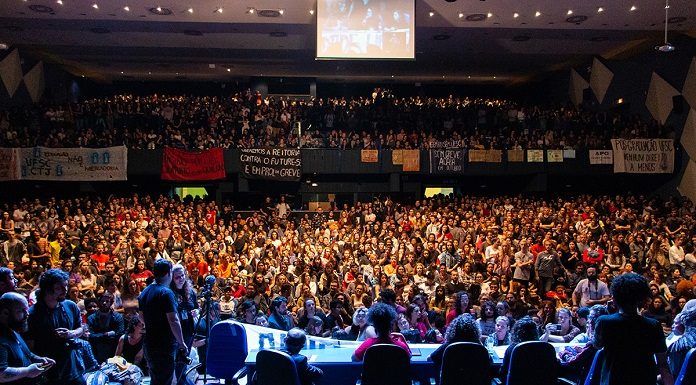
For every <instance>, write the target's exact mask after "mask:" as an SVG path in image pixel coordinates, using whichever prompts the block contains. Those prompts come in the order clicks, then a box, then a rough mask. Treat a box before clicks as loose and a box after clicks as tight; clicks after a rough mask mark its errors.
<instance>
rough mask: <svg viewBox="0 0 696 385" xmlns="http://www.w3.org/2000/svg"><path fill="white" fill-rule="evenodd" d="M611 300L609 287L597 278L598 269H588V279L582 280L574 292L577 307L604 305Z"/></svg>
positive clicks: (574, 302)
mask: <svg viewBox="0 0 696 385" xmlns="http://www.w3.org/2000/svg"><path fill="white" fill-rule="evenodd" d="M609 299H611V294H610V293H609V287H608V286H607V284H606V283H604V282H602V281H600V280H599V279H598V278H597V268H596V267H594V266H590V267H588V268H587V278H585V279H581V280H580V282H578V285H577V286H575V290H574V291H573V304H574V305H575V306H594V305H604V304H606V303H607V302H609Z"/></svg>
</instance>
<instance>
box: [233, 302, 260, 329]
mask: <svg viewBox="0 0 696 385" xmlns="http://www.w3.org/2000/svg"><path fill="white" fill-rule="evenodd" d="M237 311H238V316H237V321H239V322H241V323H243V324H249V325H255V324H256V316H257V315H258V312H259V311H258V310H257V308H256V302H254V301H253V300H251V299H247V300H246V301H244V302H242V304H241V305H239V307H238V308H237Z"/></svg>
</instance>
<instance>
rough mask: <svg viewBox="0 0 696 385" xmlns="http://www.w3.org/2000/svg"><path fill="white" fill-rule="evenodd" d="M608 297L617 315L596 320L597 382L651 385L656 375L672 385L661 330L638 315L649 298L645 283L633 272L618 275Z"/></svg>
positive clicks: (608, 384) (654, 321)
mask: <svg viewBox="0 0 696 385" xmlns="http://www.w3.org/2000/svg"><path fill="white" fill-rule="evenodd" d="M611 294H612V296H613V298H614V303H615V304H616V307H617V308H618V312H617V313H615V314H611V315H606V316H602V317H600V318H599V319H598V320H597V325H596V328H595V344H596V346H597V348H604V354H605V358H604V365H602V373H601V383H602V384H606V385H614V384H634V385H653V384H654V383H655V380H656V379H657V374H658V372H659V374H660V375H661V376H662V383H663V384H665V385H672V384H673V383H674V378H673V376H672V373H671V372H670V371H669V367H668V365H667V354H666V353H667V345H666V343H665V336H664V334H663V332H662V327H661V326H660V323H659V322H658V321H657V320H654V319H650V318H647V317H644V316H641V315H640V313H639V312H638V309H639V308H640V307H642V306H643V304H644V303H645V301H646V300H647V299H648V298H649V297H650V288H649V286H648V281H647V280H646V279H645V277H642V276H640V275H638V274H636V273H627V274H623V275H620V276H618V277H616V278H615V279H614V281H613V283H612V285H611ZM637 336H640V338H636V337H637Z"/></svg>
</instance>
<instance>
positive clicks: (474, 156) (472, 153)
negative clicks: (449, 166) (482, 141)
mask: <svg viewBox="0 0 696 385" xmlns="http://www.w3.org/2000/svg"><path fill="white" fill-rule="evenodd" d="M485 161H486V150H469V162H485Z"/></svg>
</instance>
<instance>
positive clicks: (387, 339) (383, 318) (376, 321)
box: [352, 303, 411, 361]
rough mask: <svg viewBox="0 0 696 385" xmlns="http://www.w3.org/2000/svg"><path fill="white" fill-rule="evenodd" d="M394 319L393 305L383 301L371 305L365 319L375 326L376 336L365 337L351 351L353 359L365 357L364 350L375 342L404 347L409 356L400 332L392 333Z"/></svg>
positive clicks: (375, 343)
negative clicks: (353, 350) (352, 351)
mask: <svg viewBox="0 0 696 385" xmlns="http://www.w3.org/2000/svg"><path fill="white" fill-rule="evenodd" d="M394 320H396V310H395V309H394V306H391V305H387V304H385V303H376V304H374V305H372V307H371V308H370V310H368V312H367V321H368V322H369V323H370V324H371V325H372V326H373V327H374V328H375V333H376V334H377V337H371V338H367V339H366V340H365V341H364V342H363V343H362V344H361V345H360V346H358V348H357V349H355V353H353V357H352V358H353V361H362V360H363V357H365V352H366V351H367V349H368V348H369V347H371V346H372V345H377V344H393V345H397V346H399V347H400V348H402V349H404V350H405V351H406V352H407V353H408V355H409V356H411V350H410V349H409V347H408V344H407V343H406V341H405V340H404V337H403V336H402V335H401V334H396V333H394V334H392V333H391V330H392V325H393V323H394Z"/></svg>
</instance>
